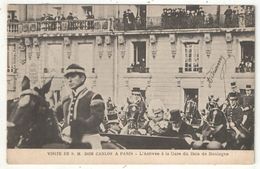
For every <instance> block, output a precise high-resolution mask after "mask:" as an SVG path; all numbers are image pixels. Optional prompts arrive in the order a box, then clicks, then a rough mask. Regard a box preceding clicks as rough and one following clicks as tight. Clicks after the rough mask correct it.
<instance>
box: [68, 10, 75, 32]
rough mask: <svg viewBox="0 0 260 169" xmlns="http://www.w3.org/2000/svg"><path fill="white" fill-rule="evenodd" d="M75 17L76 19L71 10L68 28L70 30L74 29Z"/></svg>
mask: <svg viewBox="0 0 260 169" xmlns="http://www.w3.org/2000/svg"><path fill="white" fill-rule="evenodd" d="M73 19H74V17H73V14H72V12H70V13H69V15H68V16H67V20H68V29H69V30H73V26H74V25H73Z"/></svg>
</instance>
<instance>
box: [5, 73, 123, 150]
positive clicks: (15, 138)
mask: <svg viewBox="0 0 260 169" xmlns="http://www.w3.org/2000/svg"><path fill="white" fill-rule="evenodd" d="M52 79H53V78H51V79H50V80H49V81H48V82H47V83H46V84H44V85H43V86H42V88H37V87H35V88H33V89H30V80H29V78H28V77H26V76H25V77H24V78H23V80H22V92H21V94H20V97H19V98H18V99H16V100H13V101H9V103H8V104H9V105H8V106H7V107H8V118H7V121H8V122H7V132H8V133H7V147H8V148H56V149H57V148H58V149H67V148H86V149H91V148H92V145H91V144H88V143H84V144H80V143H79V144H69V143H66V142H64V141H63V139H62V133H61V127H60V125H59V122H58V120H57V117H56V113H55V112H54V110H53V109H52V108H50V107H51V106H50V104H49V103H48V102H47V101H46V99H45V94H46V93H48V92H49V89H50V86H51V82H52ZM99 140H100V142H101V143H102V149H122V146H121V145H119V144H117V143H116V142H115V141H113V140H110V139H109V138H107V137H106V138H105V137H100V139H99Z"/></svg>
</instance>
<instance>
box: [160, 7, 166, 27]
mask: <svg viewBox="0 0 260 169" xmlns="http://www.w3.org/2000/svg"><path fill="white" fill-rule="evenodd" d="M161 22H162V28H166V24H167V8H163V13H162V15H161Z"/></svg>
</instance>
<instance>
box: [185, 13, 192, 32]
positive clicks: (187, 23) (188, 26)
mask: <svg viewBox="0 0 260 169" xmlns="http://www.w3.org/2000/svg"><path fill="white" fill-rule="evenodd" d="M185 20H186V26H187V28H191V27H192V25H191V23H192V16H191V13H190V10H187V11H186V16H185Z"/></svg>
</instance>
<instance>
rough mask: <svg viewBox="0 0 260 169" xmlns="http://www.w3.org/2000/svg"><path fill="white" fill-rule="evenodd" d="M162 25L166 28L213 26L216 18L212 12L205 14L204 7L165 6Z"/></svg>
mask: <svg viewBox="0 0 260 169" xmlns="http://www.w3.org/2000/svg"><path fill="white" fill-rule="evenodd" d="M161 26H162V27H163V28H166V29H169V28H180V29H181V28H202V27H213V26H214V19H213V15H212V14H210V13H208V14H205V12H204V10H203V8H202V7H200V8H199V9H196V10H188V9H184V8H174V9H171V8H164V9H163V13H162V14H161Z"/></svg>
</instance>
